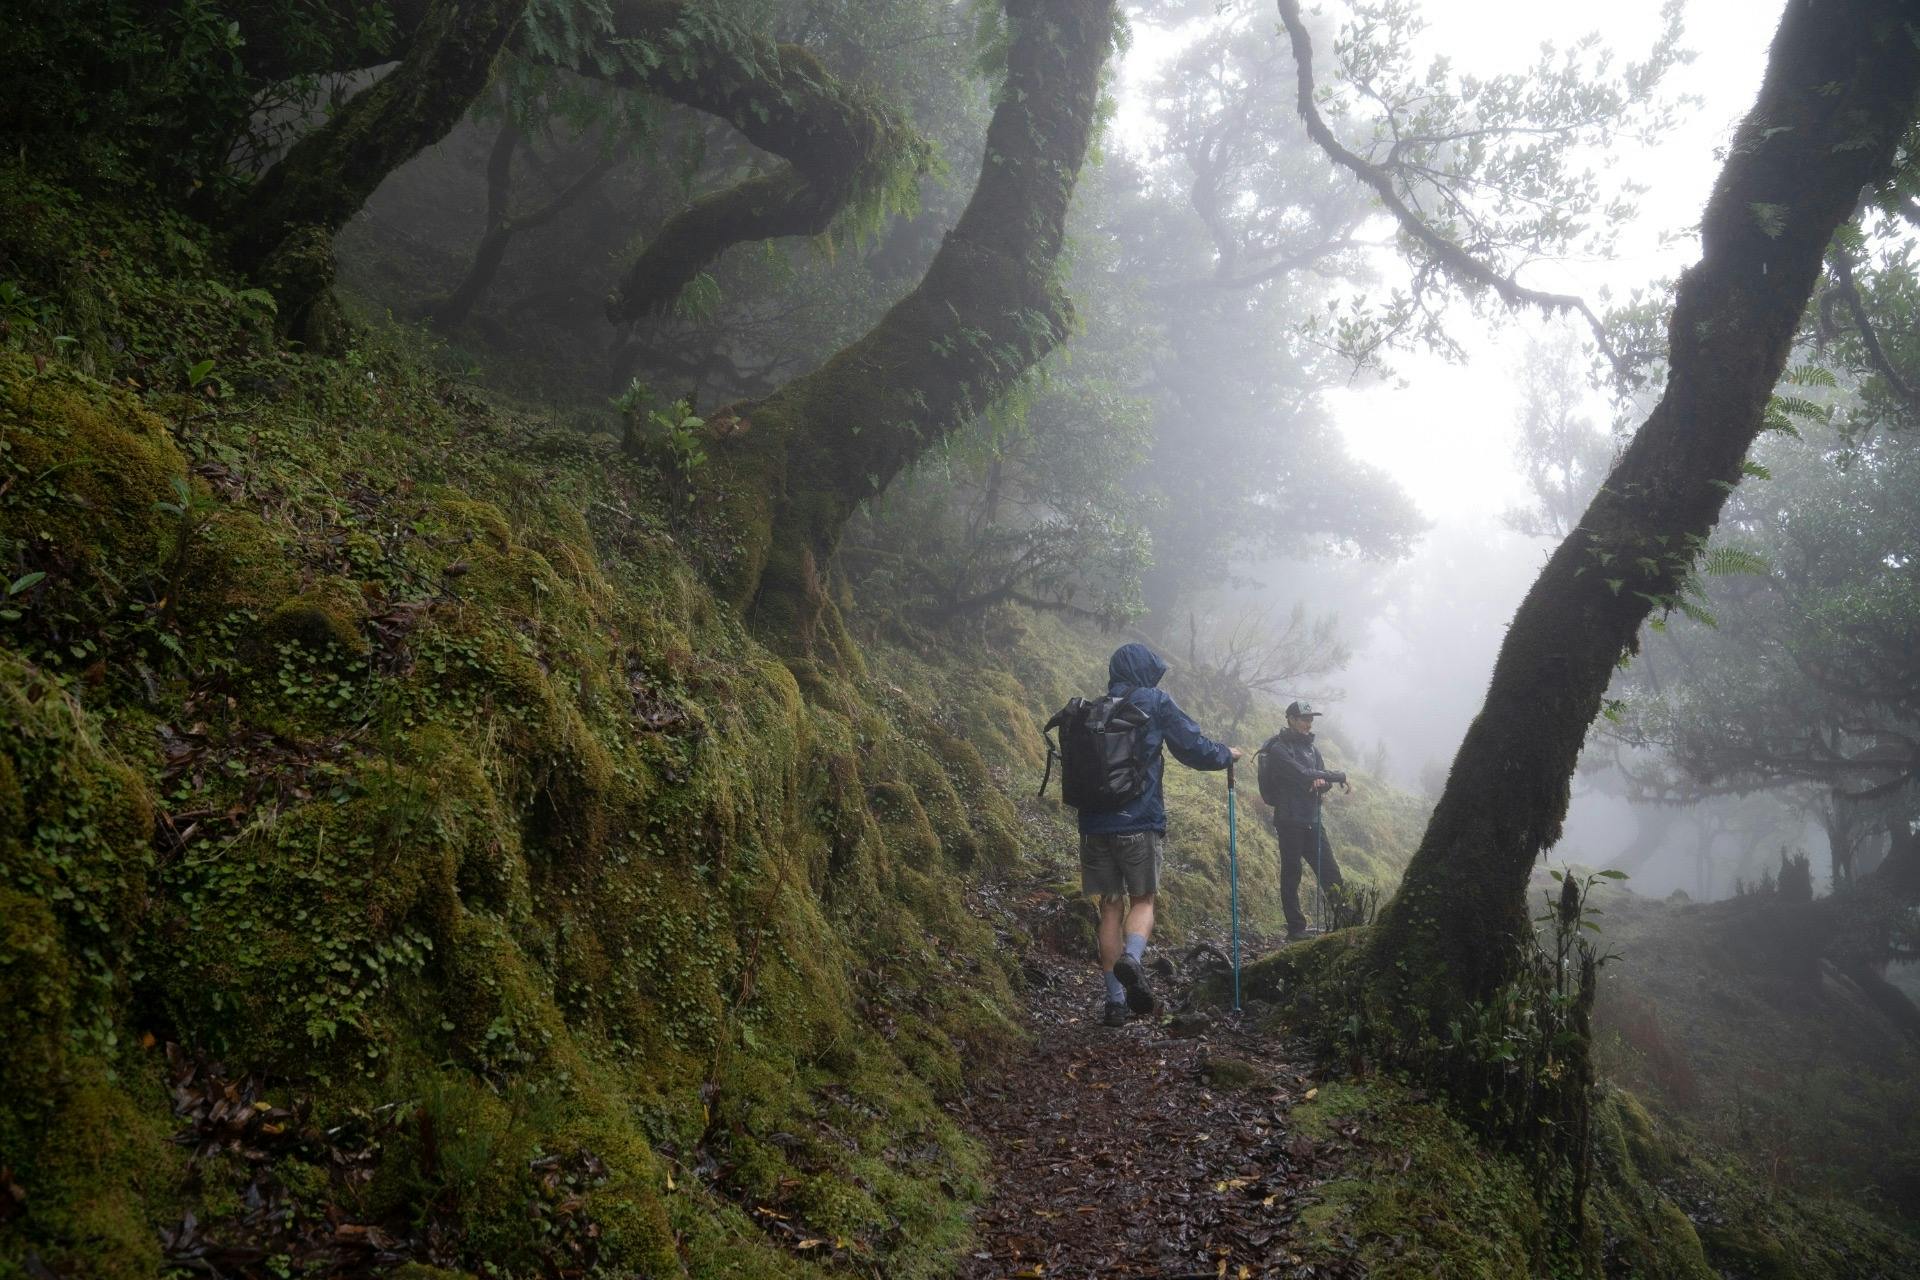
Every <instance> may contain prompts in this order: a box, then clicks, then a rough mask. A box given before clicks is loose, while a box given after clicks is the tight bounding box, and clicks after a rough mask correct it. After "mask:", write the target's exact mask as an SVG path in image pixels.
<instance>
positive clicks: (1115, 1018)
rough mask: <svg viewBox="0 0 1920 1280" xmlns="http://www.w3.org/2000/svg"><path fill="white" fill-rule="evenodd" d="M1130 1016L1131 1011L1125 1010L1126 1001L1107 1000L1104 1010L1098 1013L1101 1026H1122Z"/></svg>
mask: <svg viewBox="0 0 1920 1280" xmlns="http://www.w3.org/2000/svg"><path fill="white" fill-rule="evenodd" d="M1132 1016H1133V1015H1132V1014H1131V1013H1128V1012H1127V1002H1126V1001H1124V1000H1109V1001H1107V1007H1106V1010H1105V1011H1104V1012H1102V1013H1101V1015H1100V1025H1101V1026H1103V1027H1124V1026H1126V1025H1127V1019H1128V1018H1130V1017H1132Z"/></svg>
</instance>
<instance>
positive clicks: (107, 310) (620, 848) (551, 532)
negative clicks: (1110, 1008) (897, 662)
mask: <svg viewBox="0 0 1920 1280" xmlns="http://www.w3.org/2000/svg"><path fill="white" fill-rule="evenodd" d="M4 190H5V192H6V195H5V197H4V199H5V203H6V208H5V209H4V211H0V221H3V222H4V225H5V227H6V231H5V243H4V245H0V275H4V276H5V278H6V279H7V280H8V281H9V282H10V283H11V284H13V285H14V287H15V290H16V291H17V292H16V293H14V294H12V295H10V296H12V297H14V298H16V299H22V300H24V301H22V302H20V304H19V306H18V308H16V311H15V312H14V313H13V314H12V315H11V317H10V319H11V321H12V323H11V324H10V326H9V331H8V341H7V346H8V348H9V350H7V351H5V352H4V353H0V562H4V565H5V568H6V571H7V572H6V574H5V581H6V583H7V584H10V585H12V586H13V587H14V590H13V592H12V594H11V596H10V597H9V598H8V599H7V600H6V602H5V609H6V612H5V614H4V616H0V897H4V900H5V905H6V910H5V912H4V920H5V926H4V929H3V930H0V1031H3V1032H4V1037H3V1039H0V1078H4V1079H5V1080H6V1082H7V1084H6V1089H5V1095H4V1099H3V1100H0V1153H4V1154H3V1155H0V1164H4V1165H6V1166H7V1168H8V1170H9V1173H8V1175H7V1177H8V1184H7V1185H8V1207H7V1214H8V1221H7V1222H6V1225H5V1228H4V1230H3V1231H0V1275H9V1276H10V1275H22V1274H35V1275H39V1274H44V1273H45V1272H46V1271H50V1272H51V1273H52V1274H54V1275H59V1276H79V1275H87V1276H101V1277H117V1276H142V1277H144V1276H151V1275H155V1274H159V1273H161V1272H163V1271H164V1270H165V1268H166V1258H165V1257H164V1256H163V1253H164V1249H163V1244H162V1232H163V1230H167V1229H169V1228H171V1227H172V1226H173V1224H177V1223H178V1222H180V1221H181V1220H182V1218H183V1216H184V1215H185V1214H187V1213H189V1212H191V1213H192V1214H194V1215H195V1217H196V1218H197V1219H198V1221H199V1223H200V1228H199V1229H200V1231H201V1232H202V1233H203V1234H204V1235H205V1236H207V1237H208V1238H213V1239H220V1238H222V1236H223V1235H224V1236H225V1237H226V1238H228V1239H236V1238H241V1237H244V1236H246V1235H247V1233H248V1232H249V1231H252V1230H254V1228H253V1227H249V1226H247V1225H245V1224H244V1223H243V1221H242V1219H243V1218H245V1216H246V1215H245V1210H244V1206H243V1204H242V1203H241V1198H240V1193H241V1190H242V1189H243V1188H244V1187H246V1186H247V1184H248V1179H249V1177H250V1176H252V1172H251V1171H250V1170H249V1169H245V1168H241V1167H239V1166H238V1164H237V1163H236V1160H235V1159H234V1158H228V1157H211V1158H202V1159H198V1160H194V1161H192V1165H193V1167H191V1168H190V1167H189V1164H190V1153H189V1152H188V1151H187V1150H185V1149H183V1148H181V1147H179V1146H176V1145H174V1144H173V1143H171V1142H170V1141H169V1137H170V1135H172V1134H173V1133H174V1132H175V1131H177V1130H178V1129H180V1128H181V1121H180V1120H178V1119H177V1118H176V1117H175V1116H174V1115H173V1114H172V1107H171V1104H170V1099H169V1097H168V1093H167V1084H168V1080H169V1067H168V1065H167V1061H166V1059H165V1057H164V1055H163V1054H162V1053H161V1051H160V1049H161V1046H162V1045H164V1044H165V1043H167V1042H176V1043H178V1044H181V1045H183V1046H186V1047H188V1049H189V1050H191V1051H192V1052H194V1053H200V1054H205V1055H210V1056H213V1057H218V1058H221V1059H223V1060H225V1061H226V1062H227V1064H228V1065H229V1069H230V1070H232V1071H236V1072H252V1073H258V1074H259V1075H260V1076H262V1077H263V1078H264V1079H266V1080H267V1081H268V1082H269V1089H270V1091H271V1093H270V1096H273V1097H274V1098H276V1099H277V1100H278V1101H280V1102H286V1101H289V1100H294V1099H299V1100H300V1101H301V1104H302V1105H303V1106H306V1105H311V1107H312V1108H313V1111H312V1118H311V1126H312V1128H313V1130H314V1131H315V1132H321V1131H325V1130H326V1129H328V1127H329V1126H338V1125H340V1124H346V1123H351V1122H352V1121H351V1118H352V1117H355V1116H374V1115H384V1114H392V1113H393V1110H392V1109H393V1108H395V1107H399V1108H401V1110H400V1112H399V1114H401V1115H404V1116H407V1117H409V1119H408V1120H407V1123H406V1124H404V1125H400V1126H399V1127H397V1128H396V1127H392V1126H388V1127H387V1128H385V1129H383V1130H382V1132H384V1133H385V1134H386V1137H385V1138H384V1139H383V1142H382V1144H381V1146H380V1148H379V1150H378V1151H377V1153H375V1154H373V1155H371V1156H369V1157H368V1160H367V1169H366V1176H365V1177H356V1178H353V1179H346V1180H343V1179H341V1178H339V1177H336V1176H333V1175H330V1174H329V1172H328V1170H327V1169H326V1168H325V1167H324V1166H322V1165H316V1164H315V1163H314V1162H313V1160H312V1159H310V1158H308V1157H310V1156H311V1154H312V1153H311V1151H309V1150H306V1149H304V1148H301V1147H300V1146H299V1144H298V1143H297V1142H295V1141H294V1136H297V1135H294V1136H289V1137H287V1138H286V1139H285V1141H286V1143H287V1149H286V1151H285V1152H284V1153H281V1154H279V1155H275V1156H274V1158H273V1159H272V1160H270V1161H268V1175H269V1179H270V1184H271V1186H272V1187H273V1188H274V1190H273V1194H274V1195H276V1196H283V1197H285V1198H286V1199H287V1201H288V1203H290V1204H291V1205H292V1206H293V1210H292V1211H293V1213H294V1215H295V1216H296V1217H298V1216H300V1215H307V1216H308V1218H309V1219H311V1218H313V1217H315V1216H317V1215H322V1214H324V1213H326V1212H327V1211H329V1210H330V1209H331V1210H332V1211H334V1212H336V1213H339V1214H343V1215H345V1216H346V1218H347V1220H349V1221H353V1222H361V1223H366V1224H373V1225H376V1226H378V1227H379V1228H381V1229H382V1230H384V1231H386V1232H387V1233H388V1236H389V1237H391V1238H403V1239H408V1240H414V1241H427V1242H428V1243H422V1244H420V1245H419V1247H418V1249H417V1250H416V1251H415V1255H416V1256H418V1257H422V1258H424V1259H429V1260H437V1261H441V1262H445V1263H447V1264H449V1265H453V1266H456V1267H462V1268H466V1269H471V1270H475V1271H478V1270H480V1269H481V1264H482V1263H483V1262H484V1263H485V1264H486V1265H488V1266H490V1267H492V1268H494V1270H493V1271H491V1272H489V1274H502V1275H509V1274H533V1273H536V1272H538V1271H539V1269H540V1268H541V1266H542V1265H544V1263H543V1261H542V1260H543V1259H546V1258H549V1257H550V1256H551V1255H552V1251H553V1250H554V1249H555V1248H558V1247H559V1245H558V1244H557V1243H556V1241H571V1242H572V1243H570V1244H569V1245H568V1247H569V1248H572V1247H574V1246H575V1245H578V1244H579V1241H580V1240H582V1239H588V1238H590V1239H591V1251H592V1255H593V1259H594V1261H595V1263H596V1264H597V1265H598V1266H600V1267H602V1268H603V1269H604V1270H605V1271H606V1273H607V1274H630V1275H667V1274H681V1273H682V1272H683V1271H684V1272H685V1273H688V1274H691V1275H719V1274H751V1275H776V1274H788V1273H794V1274H798V1273H801V1272H804V1271H807V1270H810V1269H812V1268H813V1266H814V1265H815V1262H814V1259H820V1260H826V1259H829V1258H838V1259H839V1260H840V1261H842V1262H855V1261H857V1262H859V1263H861V1264H862V1265H868V1266H876V1267H881V1268H884V1270H885V1271H886V1272H887V1273H888V1274H895V1275H915V1274H931V1273H936V1272H938V1271H939V1270H940V1269H941V1268H942V1266H943V1263H944V1259H945V1258H946V1257H948V1256H949V1254H950V1252H951V1250H953V1249H954V1248H956V1247H957V1246H958V1245H959V1243H960V1242H961V1240H962V1239H963V1236H964V1229H965V1217H964V1215H965V1209H966V1206H967V1205H968V1204H969V1203H970V1202H971V1201H972V1200H973V1199H975V1198H976V1197H977V1196H978V1194H979V1193H980V1188H981V1183H980V1175H981V1170H980V1168H979V1165H978V1158H977V1155H976V1153H975V1151H974V1148H973V1146H972V1145H971V1144H970V1142H969V1141H968V1140H967V1139H966V1138H965V1137H964V1135H963V1134H962V1133H961V1132H960V1131H959V1129H958V1128H957V1127H956V1126H955V1125H954V1123H953V1122H952V1121H951V1120H950V1119H949V1118H948V1117H947V1115H946V1114H945V1112H944V1111H943V1110H942V1109H941V1107H940V1105H939V1100H940V1098H941V1097H943V1096H946V1095H950V1094H951V1093H952V1092H954V1091H955V1090H956V1089H957V1087H958V1086H959V1085H960V1083H961V1080H962V1074H963V1071H964V1070H966V1069H968V1066H969V1065H971V1066H972V1067H974V1068H977V1067H978V1065H979V1064H980V1063H982V1062H983V1061H989V1060H991V1058H992V1056H993V1055H994V1054H996V1053H1000V1052H1005V1051H1008V1050H1009V1049H1010V1048H1011V1047H1012V1046H1013V1045H1014V1043H1015V1042H1016V1039H1017V1032H1016V1031H1015V1029H1014V1025H1013V1023H1012V1022H1011V1020H1010V1015H1011V1014H1012V1013H1013V1012H1014V1009H1015V1004H1014V997H1013V993H1012V990H1011V988H1010V986H1009V977H1008V975H1009V967H1010V961H1009V959H1008V957H1006V956H1005V955H1004V954H1002V953H1001V952H1000V951H998V950H997V949H996V947H995V946H994V940H993V938H992V935H991V934H990V933H989V932H988V931H987V930H986V929H985V928H984V927H983V926H981V925H980V924H979V923H977V922H976V921H975V920H973V919H972V918H971V917H970V916H968V915H967V913H966V912H965V911H964V909H963V907H962V903H963V900H964V897H963V894H962V892H961V891H960V887H961V884H962V880H963V877H964V876H966V875H969V874H975V875H984V874H990V873H992V872H993V871H994V870H995V869H996V868H1005V867H1007V866H1008V865H1010V864H1011V863H1012V862H1013V860H1014V859H1015V858H1016V857H1017V856H1018V855H1019V852H1020V846H1019V837H1018V835H1017V823H1018V819H1017V816H1016V814H1015V811H1014V809H1013V807H1012V805H1011V804H1010V803H1009V802H1008V800H1007V799H1006V797H1005V796H1004V794H1003V793H1002V791H1001V790H1000V789H999V788H998V787H997V786H995V785H993V783H992V780H991V778H990V777H989V775H988V773H987V767H986V765H985V763H984V760H983V756H982V754H981V750H980V748H979V747H978V746H976V745H973V744H972V743H970V742H969V741H968V740H967V739H966V738H965V737H964V736H963V735H962V734H960V733H958V732H955V731H953V730H952V729H950V728H948V727H945V726H943V725H941V724H940V723H937V722H936V721H935V719H934V718H932V717H931V716H930V714H929V712H928V710H927V708H926V705H925V702H924V700H923V699H920V698H917V697H906V696H903V695H901V694H900V693H899V691H898V690H897V689H893V690H890V689H888V688H887V687H885V685H884V684H883V683H882V682H880V681H878V680H876V679H875V678H872V677H868V676H863V675H859V674H849V673H848V672H846V671H845V670H837V669H830V668H827V667H824V666H821V665H818V664H814V663H811V662H807V661H799V660H796V661H792V662H783V661H781V660H779V659H777V658H776V657H775V656H774V655H772V654H771V653H769V652H768V651H767V650H765V649H763V648H761V647H760V646H758V645H757V644H756V643H755V642H754V641H753V640H752V639H751V638H750V637H749V636H748V635H747V634H746V633H745V632H744V631H743V630H742V628H741V627H740V625H739V624H738V622H737V621H736V620H735V619H734V618H733V617H732V616H731V615H730V614H728V613H727V612H726V611H725V610H723V609H721V608H719V607H717V606H716V605H715V604H714V602H713V600H712V598H711V596H710V595H709V594H708V592H707V591H706V590H705V588H704V587H703V586H702V584H701V580H700V578H699V576H698V573H697V571H696V569H695V567H694V565H693V559H694V558H695V557H692V556H690V555H689V550H688V547H687V545H686V542H687V534H686V531H685V529H684V527H683V526H684V522H683V520H682V519H681V515H682V513H680V512H679V511H678V510H676V508H675V506H674V503H673V500H672V499H671V498H670V497H669V496H667V495H664V494H663V493H662V490H661V485H660V484H659V477H658V476H657V475H655V474H653V473H651V472H649V471H647V470H646V469H645V468H643V467H640V466H639V465H637V464H636V463H633V462H631V461H629V460H628V459H627V458H626V457H624V456H623V455H622V453H621V451H620V450H619V448H618V447H617V445H616V443H615V442H614V441H612V440H611V439H609V438H599V439H595V438H590V437H587V436H584V435H581V434H579V433H577V432H556V431H552V430H550V429H548V428H546V427H544V426H543V425H542V423H541V422H540V421H539V420H538V419H537V418H535V417H532V416H528V415H525V414H521V413H516V412H513V411H511V410H507V409H502V408H499V407H496V406H493V405H490V404H488V403H485V402H483V401H482V400H481V399H479V398H477V397H476V396H475V395H473V394H472V393H470V392H469V391H468V390H466V389H465V388H463V387H461V386H458V385H456V384H454V383H452V382H449V381H447V380H446V379H444V378H442V377H440V376H439V375H437V374H436V373H434V372H433V371H432V370H431V368H430V367H429V365H428V364H427V363H426V362H425V361H423V360H422V359H420V358H419V357H418V355H417V354H416V353H414V352H412V351H410V350H407V349H406V344H407V343H408V342H409V341H410V338H409V337H408V336H407V335H404V334H401V335H394V336H392V337H390V338H385V339H383V338H379V337H376V336H369V335H363V336H362V338H361V339H360V340H359V341H358V342H357V344H356V345H355V346H354V347H353V348H352V349H351V350H349V351H348V352H347V353H346V355H345V356H344V357H343V358H340V359H320V358H316V357H309V356H305V355H302V354H299V353H297V352H292V351H288V350H286V349H283V348H282V347H280V346H279V345H277V344H276V343H275V342H274V341H273V340H272V338H271V336H270V335H271V325H270V323H269V321H270V314H269V307H270V303H269V302H268V300H267V299H265V298H263V297H261V296H260V295H257V294H250V293H247V292H246V291H244V290H240V289H238V288H236V287H234V286H233V285H231V284H230V283H229V282H225V281H223V280H222V279H221V278H220V276H219V275H218V273H217V272H216V271H214V270H213V268H212V267H211V266H210V265H209V264H210V263H211V261H212V253H211V250H210V248H209V246H208V245H207V244H206V242H205V241H204V239H203V238H201V236H200V233H199V232H198V231H197V229H195V228H193V227H191V226H189V225H187V224H184V223H181V222H179V221H178V220H176V219H169V220H157V219H156V220H147V219H144V218H142V217H141V216H139V215H138V214H137V213H128V212H125V211H121V210H103V209H102V208H100V207H97V206H92V205H85V204H83V203H81V202H80V201H79V200H78V199H77V198H75V197H73V196H71V195H70V194H68V193H66V192H63V191H60V190H58V189H55V188H51V187H46V186H42V185H38V184H36V183H35V182H34V181H33V180H32V179H31V178H30V176H28V175H25V174H19V173H9V174H8V175H7V176H6V181H5V183H4ZM66 337H72V338H74V339H75V341H73V342H66V341H55V339H56V338H66ZM202 361H210V362H211V363H210V364H209V365H204V366H201V367H197V368H196V366H199V365H200V364H201V362H202ZM710 550H711V551H712V553H713V554H716V555H724V554H725V551H726V549H725V546H724V545H723V544H721V545H716V546H713V547H711V548H710ZM980 696H981V697H983V698H984V697H986V696H987V690H986V689H985V687H984V686H983V687H982V692H981V695H980ZM954 697H955V698H957V699H958V705H959V706H961V707H963V708H967V707H969V705H970V704H969V702H968V698H969V695H968V693H967V691H966V689H965V688H964V687H958V688H956V690H955V693H954ZM968 714H973V712H972V711H969V712H968ZM978 714H979V717H980V718H982V721H983V723H992V721H993V719H994V718H995V717H1005V716H1008V715H1024V712H1023V711H1021V710H1020V707H1019V705H1018V700H1017V699H1012V698H1006V697H1001V698H1000V699H999V700H998V701H995V702H994V703H993V704H992V705H991V706H990V707H984V708H983V709H980V710H979V713H978ZM1023 728H1024V729H1025V731H1026V732H1027V733H1029V734H1030V733H1031V732H1032V726H1031V724H1027V725H1025V726H1023ZM997 731H999V730H998V726H996V732H997ZM383 1109H384V1110H383ZM588 1155H590V1156H591V1157H592V1159H591V1160H585V1156H588ZM555 1158H558V1159H560V1160H574V1159H576V1158H578V1159H580V1160H581V1161H582V1163H580V1164H578V1165H577V1168H579V1169H586V1170H591V1171H592V1172H591V1173H590V1174H589V1173H582V1174H580V1175H579V1176H578V1178H577V1179H576V1182H577V1184H578V1185H577V1187H575V1183H572V1182H570V1183H568V1184H567V1185H568V1186H570V1187H575V1189H576V1190H577V1193H578V1194H577V1196H574V1197H573V1199H571V1200H568V1201H566V1204H567V1208H566V1211H565V1215H564V1216H565V1217H566V1219H567V1221H569V1222H579V1221H586V1222H591V1224H592V1232H591V1234H590V1237H588V1236H585V1235H581V1234H580V1233H578V1232H575V1234H574V1235H568V1234H567V1231H571V1230H572V1228H571V1227H568V1228H567V1229H566V1230H562V1229H561V1227H560V1226H557V1225H556V1223H558V1222H559V1221H560V1219H559V1218H556V1217H555V1214H554V1212H553V1211H552V1205H553V1204H554V1203H555V1195H554V1193H553V1186H554V1185H555V1183H554V1181H553V1179H551V1178H548V1179H546V1180H545V1181H543V1177H542V1171H543V1170H551V1169H553V1168H556V1167H558V1166H556V1165H554V1164H553V1160H554V1159H555ZM567 1167H568V1168H575V1167H576V1166H573V1165H569V1166H567ZM569 1176H572V1175H569ZM257 1185H268V1184H257ZM543 1205H544V1206H547V1208H546V1209H545V1210H543V1209H542V1206H543ZM256 1225H257V1224H256ZM178 1247H181V1248H184V1247H185V1246H178ZM580 1247H585V1246H580Z"/></svg>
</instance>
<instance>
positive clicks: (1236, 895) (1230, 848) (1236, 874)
mask: <svg viewBox="0 0 1920 1280" xmlns="http://www.w3.org/2000/svg"><path fill="white" fill-rule="evenodd" d="M1227 902H1228V904H1229V906H1228V911H1229V912H1230V915H1231V919H1232V921H1233V1011H1234V1012H1235V1013H1238V1012H1240V860H1239V856H1238V853H1237V852H1236V850H1235V848H1234V822H1233V761H1231V760H1229V761H1227Z"/></svg>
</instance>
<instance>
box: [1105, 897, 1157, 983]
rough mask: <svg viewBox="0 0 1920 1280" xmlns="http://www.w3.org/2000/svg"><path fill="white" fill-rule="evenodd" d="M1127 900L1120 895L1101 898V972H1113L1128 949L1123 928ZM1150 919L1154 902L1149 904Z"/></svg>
mask: <svg viewBox="0 0 1920 1280" xmlns="http://www.w3.org/2000/svg"><path fill="white" fill-rule="evenodd" d="M1126 906H1127V900H1126V898H1124V897H1122V896H1120V895H1119V894H1111V893H1109V894H1103V895H1102V896H1101V898H1100V970H1101V972H1102V973H1112V972H1113V962H1114V961H1115V960H1118V959H1119V958H1120V953H1121V951H1123V950H1125V949H1126V945H1127V939H1126V934H1125V932H1124V930H1122V928H1121V921H1122V919H1123V918H1124V917H1125V915H1126V914H1127V912H1126ZM1147 908H1148V918H1149V919H1151V918H1152V908H1153V904H1152V901H1151V900H1149V901H1148V904H1147Z"/></svg>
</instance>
